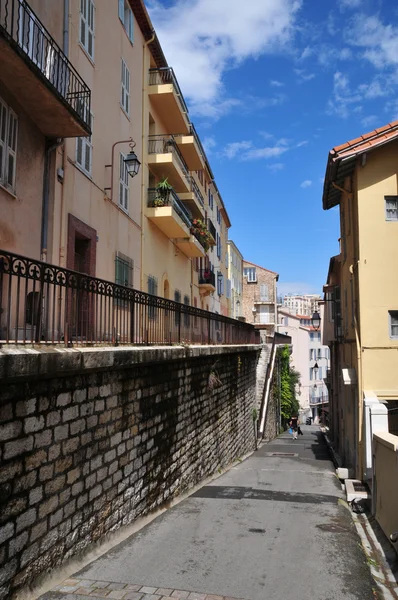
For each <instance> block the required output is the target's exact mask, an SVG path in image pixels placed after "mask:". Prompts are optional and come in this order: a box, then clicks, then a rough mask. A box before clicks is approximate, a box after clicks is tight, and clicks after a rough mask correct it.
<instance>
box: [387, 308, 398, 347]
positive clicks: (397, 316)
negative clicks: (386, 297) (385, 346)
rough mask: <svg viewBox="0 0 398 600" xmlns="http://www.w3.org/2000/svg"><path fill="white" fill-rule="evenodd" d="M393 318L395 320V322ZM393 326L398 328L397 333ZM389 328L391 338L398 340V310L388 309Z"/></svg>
mask: <svg viewBox="0 0 398 600" xmlns="http://www.w3.org/2000/svg"><path fill="white" fill-rule="evenodd" d="M393 320H394V321H395V322H393ZM393 328H396V333H394V329H393ZM388 329H389V333H390V338H391V339H392V340H398V310H389V311H388Z"/></svg>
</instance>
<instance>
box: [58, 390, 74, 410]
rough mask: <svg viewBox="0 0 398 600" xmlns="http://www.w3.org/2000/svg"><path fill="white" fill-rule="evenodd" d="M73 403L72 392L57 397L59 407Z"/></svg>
mask: <svg viewBox="0 0 398 600" xmlns="http://www.w3.org/2000/svg"><path fill="white" fill-rule="evenodd" d="M71 402H72V394H71V393H70V392H66V393H64V394H58V397H57V406H61V407H62V406H68V404H70V403H71Z"/></svg>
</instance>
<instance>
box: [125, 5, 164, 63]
mask: <svg viewBox="0 0 398 600" xmlns="http://www.w3.org/2000/svg"><path fill="white" fill-rule="evenodd" d="M129 2H130V6H131V8H132V11H133V13H134V17H135V19H136V21H137V23H138V26H139V28H140V29H141V31H142V34H143V36H144V38H145V41H146V42H148V41H149V40H151V39H152V38H154V39H153V40H152V41H151V43H150V44H148V46H149V49H150V51H151V54H152V56H153V59H154V61H155V63H156V66H157V67H158V68H161V67H167V66H168V64H167V60H166V57H165V55H164V53H163V50H162V47H161V45H160V42H159V40H158V37H157V35H156V32H155V29H154V27H153V25H152V21H151V19H150V16H149V14H148V11H147V9H146V7H145V4H144V2H143V0H129Z"/></svg>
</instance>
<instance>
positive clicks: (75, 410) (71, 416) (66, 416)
mask: <svg viewBox="0 0 398 600" xmlns="http://www.w3.org/2000/svg"><path fill="white" fill-rule="evenodd" d="M78 416H79V407H78V406H70V407H69V408H66V409H65V410H63V411H62V422H63V423H68V422H69V421H73V420H75V419H77V418H78Z"/></svg>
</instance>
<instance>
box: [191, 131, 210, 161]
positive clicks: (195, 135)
mask: <svg viewBox="0 0 398 600" xmlns="http://www.w3.org/2000/svg"><path fill="white" fill-rule="evenodd" d="M191 133H192V135H193V137H194V138H195V141H196V143H197V145H198V146H199V150H200V153H201V155H202V158H203V160H207V157H206V152H205V149H204V148H203V145H202V142H201V141H200V137H199V135H198V132H197V131H196V129H195V125H194V124H193V123H191Z"/></svg>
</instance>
